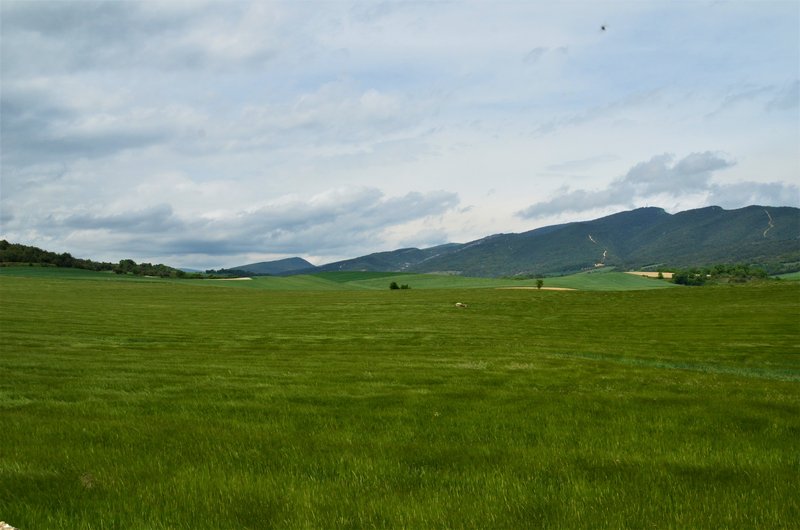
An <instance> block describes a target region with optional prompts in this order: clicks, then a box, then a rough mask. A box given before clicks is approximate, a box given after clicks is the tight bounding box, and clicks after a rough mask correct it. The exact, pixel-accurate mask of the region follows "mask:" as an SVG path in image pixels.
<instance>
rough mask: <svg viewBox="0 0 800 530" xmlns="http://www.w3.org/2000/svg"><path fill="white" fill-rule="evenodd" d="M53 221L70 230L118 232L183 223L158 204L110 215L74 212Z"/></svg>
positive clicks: (160, 228) (167, 227) (168, 227)
mask: <svg viewBox="0 0 800 530" xmlns="http://www.w3.org/2000/svg"><path fill="white" fill-rule="evenodd" d="M51 219H52V220H53V221H55V222H56V223H57V224H60V225H61V226H62V227H64V228H67V229H72V230H113V231H116V232H120V233H140V232H159V231H166V230H174V229H177V228H181V227H182V226H183V223H182V222H180V221H179V220H178V219H176V218H175V216H174V214H173V211H172V207H171V206H170V205H168V204H159V205H156V206H152V207H150V208H145V209H143V210H136V211H132V212H122V213H116V214H111V215H98V214H92V213H74V214H70V215H67V216H65V217H63V218H62V219H60V220H58V219H57V218H56V219H54V218H52V217H51Z"/></svg>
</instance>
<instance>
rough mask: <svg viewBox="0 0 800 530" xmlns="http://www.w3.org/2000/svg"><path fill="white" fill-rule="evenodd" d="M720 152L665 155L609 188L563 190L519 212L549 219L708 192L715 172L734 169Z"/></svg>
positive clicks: (640, 166)
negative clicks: (681, 155)
mask: <svg viewBox="0 0 800 530" xmlns="http://www.w3.org/2000/svg"><path fill="white" fill-rule="evenodd" d="M733 165H734V163H733V162H731V161H729V160H726V159H725V158H723V157H722V156H720V155H719V154H717V153H712V152H709V151H706V152H703V153H691V154H689V155H687V156H686V157H684V158H682V159H680V160H678V161H677V162H676V161H675V155H673V154H669V153H665V154H663V155H657V156H654V157H652V158H651V159H650V160H647V161H645V162H639V163H638V164H636V165H634V166H633V167H632V168H630V169H629V170H628V172H627V173H626V174H625V175H624V176H622V177H619V178H617V179H615V180H613V181H612V182H611V183H610V184H609V185H608V186H606V187H605V188H602V189H599V190H570V189H569V188H561V189H560V190H559V192H558V193H557V195H556V197H553V198H552V199H549V200H547V201H542V202H538V203H535V204H533V205H531V206H529V207H527V208H525V209H524V210H521V211H519V212H517V215H519V216H520V217H523V218H533V219H535V218H537V217H546V216H549V215H554V214H558V213H562V212H576V213H577V212H585V211H588V210H593V209H597V208H610V207H620V208H631V207H633V206H635V205H636V204H637V203H639V202H642V201H647V200H648V199H650V198H652V197H655V196H658V195H659V194H665V195H668V196H671V197H681V196H688V195H694V194H697V193H703V192H707V191H709V190H710V189H711V186H712V184H711V177H712V174H713V173H714V172H715V171H720V170H723V169H726V168H728V167H731V166H733Z"/></svg>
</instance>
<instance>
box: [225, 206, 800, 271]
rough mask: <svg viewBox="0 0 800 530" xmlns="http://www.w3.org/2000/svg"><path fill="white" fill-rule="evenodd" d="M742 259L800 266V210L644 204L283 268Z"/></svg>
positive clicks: (629, 264)
mask: <svg viewBox="0 0 800 530" xmlns="http://www.w3.org/2000/svg"><path fill="white" fill-rule="evenodd" d="M298 259H299V258H298ZM279 261H285V260H279ZM739 262H742V263H748V264H751V265H761V266H766V268H768V269H771V270H773V271H780V272H789V270H787V269H793V270H800V209H798V208H794V207H789V206H759V205H751V206H746V207H743V208H738V209H732V210H725V209H723V208H721V207H719V206H707V207H703V208H696V209H692V210H685V211H682V212H678V213H675V214H670V213H668V212H667V211H666V210H664V209H663V208H658V207H644V208H636V209H633V210H627V211H623V212H617V213H614V214H611V215H608V216H605V217H600V218H597V219H592V220H588V221H574V222H569V223H563V224H557V225H550V226H545V227H539V228H535V229H532V230H528V231H525V232H521V233H499V234H492V235H488V236H485V237H482V238H479V239H476V240H473V241H469V242H466V243H446V244H443V245H437V246H434V247H429V248H423V249H419V248H402V249H396V250H391V251H383V252H375V253H371V254H367V255H364V256H359V257H355V258H351V259H346V260H341V261H336V262H332V263H327V264H324V265H321V266H318V267H315V266H311V267H307V268H300V269H296V270H291V271H284V272H281V273H279V274H298V273H313V272H329V271H376V272H420V273H422V272H428V273H448V274H461V275H465V276H483V277H493V276H494V277H496V276H533V275H558V274H567V273H571V272H577V271H580V270H587V269H591V268H597V267H604V266H615V267H620V268H628V269H630V268H637V269H640V268H662V269H664V270H666V269H668V268H673V269H674V268H685V267H694V266H705V265H709V264H714V263H739ZM266 263H270V262H266ZM306 263H308V262H306ZM309 265H310V264H309ZM234 268H235V269H239V270H244V271H247V270H248V269H247V266H241V267H234ZM251 272H255V273H257V272H256V271H251Z"/></svg>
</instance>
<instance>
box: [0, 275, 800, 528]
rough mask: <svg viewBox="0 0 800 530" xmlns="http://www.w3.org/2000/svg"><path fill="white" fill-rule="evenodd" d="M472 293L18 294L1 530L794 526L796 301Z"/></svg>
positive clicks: (35, 283) (300, 286)
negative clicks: (5, 526)
mask: <svg viewBox="0 0 800 530" xmlns="http://www.w3.org/2000/svg"><path fill="white" fill-rule="evenodd" d="M605 274H612V273H605ZM588 276H589V275H587V278H583V281H585V282H599V281H600V280H598V279H596V278H595V276H592V277H591V278H588ZM596 276H597V277H600V276H603V275H600V274H598V275H596ZM615 276H616V275H613V276H608V277H607V278H606V280H605V281H606V282H608V281H611V280H610V279H611V278H614V277H615ZM631 278H632V279H633V280H635V281H644V282H651V284H657V283H658V281H657V280H647V279H643V278H636V277H634V276H631ZM389 281H397V282H398V283H409V284H410V285H411V287H412V289H411V290H403V291H390V290H389V289H388V283H389ZM458 281H463V279H453V277H432V278H430V277H427V276H426V277H416V276H408V277H405V278H404V276H391V277H388V276H384V277H373V278H369V277H364V276H358V275H353V276H352V277H350V278H347V279H345V278H344V277H338V278H333V279H331V278H330V277H329V278H326V277H324V276H317V277H313V279H308V278H303V277H294V278H259V279H257V280H252V281H238V282H215V283H211V282H210V281H164V280H150V279H133V278H125V277H117V276H115V275H107V274H106V275H102V274H100V275H98V274H93V273H86V274H82V273H81V274H73V273H69V274H66V275H60V274H59V273H58V271H45V272H40V271H37V272H30V271H27V272H26V271H24V270H21V269H10V270H5V271H4V270H0V348H1V350H0V374H2V377H0V432H2V436H0V519H2V520H5V521H7V522H9V523H11V524H13V525H14V526H17V527H19V528H21V529H22V530H32V529H98V528H148V529H150V528H153V529H162V528H163V529H166V528H198V527H199V528H203V527H208V528H270V527H273V528H365V527H366V528H374V527H377V528H539V527H547V528H789V527H796V526H797V521H798V520H800V500H799V499H800V481H798V476H800V327H799V325H798V318H797V317H798V315H800V284H798V283H797V282H775V283H763V284H754V285H745V286H716V287H703V288H677V287H676V288H671V289H649V290H607V289H611V287H608V285H607V284H606V287H604V289H606V290H603V289H600V290H595V291H590V290H578V291H544V290H543V291H538V290H535V289H534V290H505V289H494V288H482V289H481V288H476V287H477V284H476V283H470V282H467V283H465V284H463V285H462V286H459V285H458V284H457V282H458ZM624 281H628V280H624ZM270 282H272V283H270ZM280 282H290V283H291V282H294V283H292V286H291V289H290V288H289V287H288V286H287V285H288V284H287V283H280ZM309 282H310V283H309ZM314 282H317V283H314ZM425 282H429V283H425ZM436 282H441V283H438V284H437V283H436ZM448 282H453V283H452V284H448ZM476 282H477V280H476ZM512 282H513V281H512ZM534 282H535V281H534ZM553 282H555V279H552V280H551V279H545V285H546V286H547V285H551V286H554V285H553ZM478 283H480V282H478ZM513 284H514V285H519V282H514V283H513ZM336 285H338V286H339V287H338V288H337V287H336ZM598 285H599V284H598ZM665 285H669V284H665ZM209 286H213V288H210V287H209ZM483 286H484V287H496V286H499V285H496V284H492V283H491V281H488V283H486V284H484V285H483ZM573 286H574V285H573ZM444 287H448V288H446V289H445V288H444ZM467 287H468V288H467ZM595 288H597V285H595ZM622 288H627V287H625V286H623V287H622ZM292 289H294V290H292ZM456 301H460V302H464V303H467V304H468V305H469V307H468V308H467V309H457V308H455V307H454V306H453V304H454V303H455V302H456Z"/></svg>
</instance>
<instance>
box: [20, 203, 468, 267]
mask: <svg viewBox="0 0 800 530" xmlns="http://www.w3.org/2000/svg"><path fill="white" fill-rule="evenodd" d="M458 202H459V201H458V196H457V195H456V194H454V193H449V192H445V191H436V192H428V193H420V192H410V193H407V194H405V195H402V196H394V197H387V196H385V195H384V194H383V192H381V191H380V190H378V189H375V188H359V189H334V190H329V191H327V192H325V193H321V194H317V195H315V196H313V197H310V198H308V199H305V200H301V199H299V198H289V199H284V200H282V201H274V202H271V203H268V204H264V205H261V206H259V207H256V208H251V209H249V210H245V211H235V212H227V213H223V214H221V215H217V216H207V217H200V218H198V217H183V216H180V215H178V214H177V213H176V212H175V211H174V210H173V208H172V207H171V206H170V205H169V204H158V205H155V206H152V207H148V208H143V209H139V210H132V211H125V212H119V213H110V214H109V213H102V212H92V211H80V212H72V213H60V214H54V215H51V216H49V217H48V218H47V219H46V222H43V223H41V224H39V225H38V226H36V227H34V228H35V229H36V230H37V231H38V232H39V233H40V234H41V237H42V238H44V239H56V240H60V241H67V240H69V241H73V242H76V243H81V244H85V243H87V242H89V241H94V242H95V244H97V243H102V244H103V246H104V248H105V249H106V250H107V251H109V250H113V251H116V252H117V253H119V255H123V254H124V255H125V256H127V255H129V254H130V253H136V254H146V255H148V256H164V255H178V254H184V255H187V254H188V255H206V256H230V255H239V254H246V253H264V254H276V255H277V254H306V255H308V254H315V255H335V256H351V255H355V254H352V253H356V254H357V253H359V252H367V251H369V249H371V248H374V246H376V245H377V246H380V245H382V244H384V238H385V236H386V233H387V231H389V230H398V228H400V227H402V226H403V225H404V224H407V223H411V222H415V221H423V220H425V219H427V218H430V217H432V216H438V215H441V214H443V213H445V212H447V211H449V210H451V209H453V208H455V207H456V206H457V205H458ZM10 220H11V219H9V221H10ZM20 222H24V220H21V221H20ZM18 228H19V227H18ZM431 233H432V232H430V233H428V234H427V235H426V236H425V237H426V239H429V238H430V237H432V236H431ZM435 239H437V240H439V241H441V234H437V236H436V237H435Z"/></svg>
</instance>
